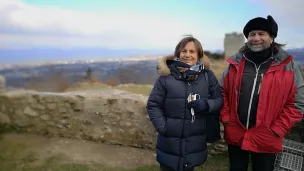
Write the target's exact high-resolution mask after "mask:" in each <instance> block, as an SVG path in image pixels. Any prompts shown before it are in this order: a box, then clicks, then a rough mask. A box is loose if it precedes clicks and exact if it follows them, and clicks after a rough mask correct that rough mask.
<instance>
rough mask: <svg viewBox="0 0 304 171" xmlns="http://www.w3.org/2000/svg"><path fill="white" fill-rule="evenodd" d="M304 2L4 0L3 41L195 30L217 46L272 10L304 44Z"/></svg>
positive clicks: (150, 37)
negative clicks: (231, 33)
mask: <svg viewBox="0 0 304 171" xmlns="http://www.w3.org/2000/svg"><path fill="white" fill-rule="evenodd" d="M303 7H304V1H302V0H288V1H283V0H229V1H228V0H187V1H185V0H109V1H106V0H0V47H1V48H2V49H12V48H14V49H20V48H37V47H39V48H53V47H56V48H57V47H60V48H75V47H108V48H119V49H121V48H142V49H153V48H154V49H155V48H157V49H173V48H174V47H175V45H176V44H177V42H178V41H179V40H180V39H181V37H182V35H184V34H192V35H193V36H195V37H197V38H198V39H199V40H201V42H202V43H203V46H204V49H208V50H216V49H223V39H224V35H225V33H229V32H233V31H237V32H242V30H243V27H244V25H245V24H246V23H247V22H248V20H249V19H252V18H254V17H257V16H262V17H266V16H267V15H268V14H271V15H272V16H273V17H274V19H275V20H276V21H277V23H278V25H279V34H278V38H277V41H278V42H279V43H287V47H288V48H295V47H304V22H303V21H302V18H303V16H304V10H303ZM296 18H298V19H296Z"/></svg>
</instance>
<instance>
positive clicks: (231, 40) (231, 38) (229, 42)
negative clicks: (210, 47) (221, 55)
mask: <svg viewBox="0 0 304 171" xmlns="http://www.w3.org/2000/svg"><path fill="white" fill-rule="evenodd" d="M244 45H245V37H244V36H243V34H241V33H236V32H233V33H227V34H225V39H224V51H225V58H229V57H231V56H232V55H234V54H236V52H238V51H239V49H240V48H241V47H242V46H244Z"/></svg>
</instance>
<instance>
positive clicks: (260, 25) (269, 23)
mask: <svg viewBox="0 0 304 171" xmlns="http://www.w3.org/2000/svg"><path fill="white" fill-rule="evenodd" d="M253 30H263V31H266V32H268V34H269V35H270V36H272V37H273V38H276V37H277V35H278V24H277V23H276V22H275V21H274V19H273V18H272V16H271V15H268V16H267V19H266V18H262V17H257V18H254V19H251V20H250V21H248V23H247V24H246V25H245V27H244V29H243V34H244V36H245V37H246V38H248V35H249V33H250V32H251V31H253Z"/></svg>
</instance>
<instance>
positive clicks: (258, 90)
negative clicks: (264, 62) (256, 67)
mask: <svg viewBox="0 0 304 171" xmlns="http://www.w3.org/2000/svg"><path fill="white" fill-rule="evenodd" d="M263 76H264V74H263V73H262V74H261V82H260V84H259V90H258V94H260V90H261V85H262V80H263Z"/></svg>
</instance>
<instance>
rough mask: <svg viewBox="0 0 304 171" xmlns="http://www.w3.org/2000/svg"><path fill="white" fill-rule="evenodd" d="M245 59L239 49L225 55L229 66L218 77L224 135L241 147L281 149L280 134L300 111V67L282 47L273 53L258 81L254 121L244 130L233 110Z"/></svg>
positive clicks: (303, 90)
mask: <svg viewBox="0 0 304 171" xmlns="http://www.w3.org/2000/svg"><path fill="white" fill-rule="evenodd" d="M245 60H246V59H245V58H244V57H243V55H242V54H241V53H240V52H239V53H237V55H236V56H234V57H231V58H229V59H227V61H228V63H229V67H228V68H227V69H226V70H225V72H224V73H223V77H222V78H221V80H220V84H221V86H222V90H223V98H224V105H223V108H222V109H221V121H222V122H223V123H225V122H227V121H229V123H228V124H224V139H225V141H226V142H227V143H228V144H232V145H237V146H240V147H241V148H242V149H243V150H248V151H253V152H261V153H278V152H281V151H282V141H283V138H284V135H285V134H286V133H288V132H289V131H290V129H291V127H292V126H293V125H294V124H295V123H296V122H298V121H301V120H302V119H303V115H304V81H303V77H302V75H301V71H300V67H299V65H296V63H295V61H294V60H293V57H292V56H290V55H288V54H287V52H286V51H284V50H282V49H281V50H280V51H279V53H278V54H277V55H275V56H274V60H273V62H272V64H271V66H270V68H269V69H268V70H267V72H266V73H265V74H264V77H263V80H262V83H261V89H260V97H259V104H258V109H257V118H256V125H255V126H254V127H253V128H250V129H248V130H247V129H246V128H245V127H244V126H243V125H242V124H241V123H240V121H239V119H238V114H237V109H238V99H239V94H240V88H241V87H240V86H241V84H240V83H241V78H242V73H243V70H244V66H245ZM249 91H250V90H249ZM273 132H275V133H276V134H278V135H279V137H277V136H275V134H274V133H273Z"/></svg>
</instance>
